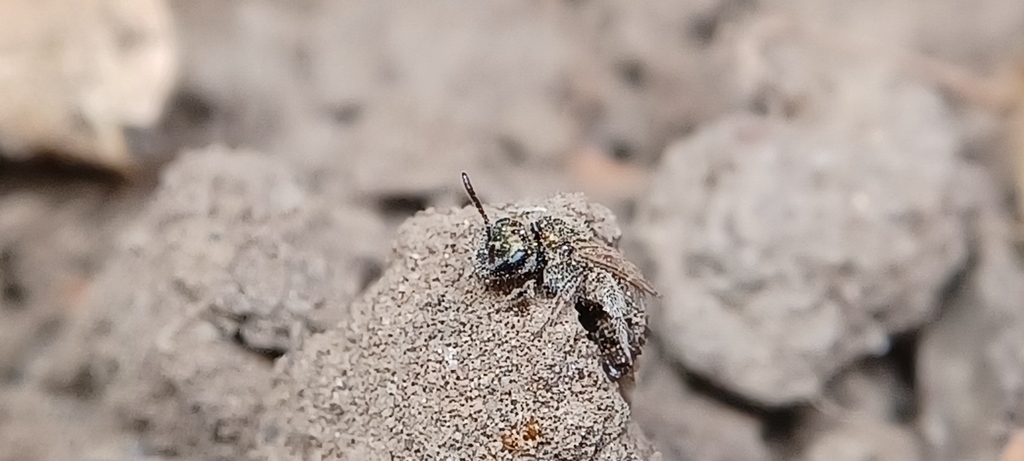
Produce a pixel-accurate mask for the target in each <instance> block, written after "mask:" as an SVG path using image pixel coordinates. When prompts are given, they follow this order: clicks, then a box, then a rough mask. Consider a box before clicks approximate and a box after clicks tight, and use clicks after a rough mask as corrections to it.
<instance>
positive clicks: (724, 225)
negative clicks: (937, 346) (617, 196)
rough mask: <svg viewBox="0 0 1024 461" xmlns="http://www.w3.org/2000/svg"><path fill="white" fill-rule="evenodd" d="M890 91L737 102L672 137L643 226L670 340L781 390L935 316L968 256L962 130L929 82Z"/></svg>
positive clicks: (773, 401) (806, 386) (816, 389)
mask: <svg viewBox="0 0 1024 461" xmlns="http://www.w3.org/2000/svg"><path fill="white" fill-rule="evenodd" d="M885 82H889V81H888V80H885V79H878V81H877V82H876V83H878V84H885ZM858 91H859V92H860V94H861V96H864V97H869V96H868V95H873V94H874V93H871V92H869V91H866V90H864V89H859V90H858ZM883 94H884V96H879V95H874V96H870V98H871V99H870V100H869V101H861V102H860V104H862V106H858V107H856V108H847V109H845V110H839V111H838V112H837V115H835V116H833V117H832V118H828V119H824V120H821V121H820V122H817V123H811V122H804V123H800V122H797V121H794V122H789V123H787V122H782V121H778V120H773V119H758V118H753V117H746V116H736V117H731V118H727V119H725V120H722V121H720V122H719V123H716V124H714V125H712V126H709V127H707V128H706V129H703V130H701V131H700V132H699V133H697V134H696V135H694V136H692V137H691V138H688V139H687V140H685V141H682V142H680V143H678V144H676V145H674V146H672V147H671V148H670V149H668V151H667V153H666V155H665V159H664V165H663V167H662V169H661V171H660V172H659V175H658V177H657V178H656V179H655V180H654V182H653V184H652V188H651V193H650V198H649V201H648V205H647V206H646V207H644V208H642V209H641V212H640V215H639V221H638V222H639V225H638V227H639V228H640V229H642V230H643V234H642V235H641V238H642V240H643V243H644V244H645V245H646V247H647V252H648V253H649V255H650V258H651V260H652V263H653V265H654V267H655V269H656V272H655V274H654V278H655V281H656V283H657V285H658V286H660V287H663V290H664V292H665V293H664V294H665V297H664V302H663V303H662V309H661V312H660V313H661V315H660V320H659V321H655V322H653V324H654V330H655V332H656V333H657V334H658V335H659V336H660V337H661V338H662V339H663V340H664V341H665V344H666V345H667V348H668V353H669V354H670V355H672V356H673V357H674V358H675V359H677V360H679V361H680V362H682V363H683V364H684V365H685V366H687V367H688V368H690V369H692V370H695V371H697V372H699V373H701V374H703V375H705V376H707V377H709V378H710V379H712V380H713V381H714V382H716V383H718V384H719V385H721V386H723V387H725V388H728V389H729V390H731V391H734V392H737V393H740V394H742V395H744V396H746V397H748V398H750V399H752V400H754V401H758V402H762V403H764V404H768V405H782V404H788V403H793V402H796V401H800V400H806V399H811V398H814V397H816V396H818V395H819V394H820V392H821V388H822V384H823V382H824V380H826V379H827V378H828V377H829V376H831V375H832V374H833V373H834V372H835V371H836V370H837V369H838V368H839V367H842V366H843V365H844V364H846V363H848V362H849V361H850V360H852V359H854V358H856V357H859V356H862V355H864V354H880V353H884V352H885V351H886V350H887V348H888V339H887V334H888V333H891V332H896V331H901V330H906V329H909V328H913V327H915V326H917V325H920V324H921V323H922V322H924V321H925V320H927V319H929V318H930V317H931V316H932V314H933V312H934V310H935V308H936V305H937V303H936V298H937V296H938V295H939V292H940V290H941V288H942V287H943V285H944V284H945V283H946V282H947V280H949V279H950V277H951V276H952V275H953V274H954V273H955V272H956V271H957V270H958V268H960V267H961V266H962V264H963V262H964V260H965V257H966V249H965V240H964V236H963V232H962V229H961V227H962V226H961V222H960V217H959V214H960V212H961V210H960V209H959V208H958V207H957V206H956V202H955V201H953V200H952V197H953V196H954V195H955V194H956V191H955V190H953V188H952V187H951V186H952V178H953V177H954V175H955V173H956V172H957V170H958V168H959V167H960V164H959V160H958V158H957V157H956V150H957V148H958V140H957V136H956V135H955V130H954V129H953V127H952V125H951V122H950V120H949V118H948V116H947V115H946V111H945V109H944V107H943V106H942V104H941V101H940V100H939V99H938V98H937V97H936V96H935V95H934V94H932V93H931V92H928V91H926V90H925V89H923V88H921V87H918V86H915V85H911V84H908V83H905V82H901V81H896V82H889V90H888V91H887V92H884V93H883Z"/></svg>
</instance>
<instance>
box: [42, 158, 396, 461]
mask: <svg viewBox="0 0 1024 461" xmlns="http://www.w3.org/2000/svg"><path fill="white" fill-rule="evenodd" d="M382 235H383V232H382V228H381V224H380V221H379V220H378V218H376V217H375V216H372V215H369V214H368V213H361V212H359V210H357V209H353V208H351V207H346V206H344V205H335V204H330V203H325V202H323V201H321V200H320V199H319V198H318V197H316V196H313V195H310V194H308V193H307V192H306V191H305V190H304V189H303V187H302V185H301V183H299V182H298V181H297V179H296V178H295V177H294V175H293V173H292V171H291V170H290V168H289V167H287V165H285V164H283V163H281V162H280V161H279V160H277V159H275V158H272V157H267V156H264V155H260V154H256V153H247V152H232V151H228V150H226V149H223V148H216V147H215V148H210V149H206V150H203V151H196V152H191V153H186V154H185V155H183V156H182V157H181V158H180V159H179V160H177V161H176V162H175V163H174V164H172V165H171V166H170V168H169V169H168V170H167V171H166V172H165V174H164V175H163V177H162V179H161V185H160V188H159V190H158V191H157V192H156V196H155V198H154V199H153V201H152V202H151V203H150V204H149V205H148V207H147V209H146V210H145V211H144V212H143V213H142V215H141V216H140V217H139V218H138V220H137V222H135V223H134V225H133V226H131V227H130V228H129V230H128V231H127V232H126V233H125V235H124V236H123V237H122V240H121V247H120V248H119V251H118V252H117V253H116V256H115V257H114V258H113V260H112V261H110V263H109V265H108V267H107V268H106V269H105V270H104V272H103V273H102V274H101V275H100V276H99V277H98V279H97V281H96V282H95V285H94V287H93V289H92V292H91V293H90V298H89V300H88V301H87V303H86V307H85V308H84V309H83V312H82V315H81V318H78V319H75V322H76V323H75V326H74V329H73V331H72V333H71V334H70V335H69V339H68V340H67V343H66V345H65V347H66V350H65V351H64V354H62V355H59V356H58V359H57V362H56V363H55V364H53V365H52V366H51V368H52V369H53V370H54V372H53V373H52V374H53V376H51V378H50V379H51V381H54V382H55V385H56V386H58V387H63V388H67V389H68V390H70V391H72V392H74V391H75V390H76V388H80V387H82V386H87V387H89V388H92V389H93V390H94V393H95V394H96V395H99V396H102V397H103V399H104V401H105V402H107V403H110V404H112V405H113V406H114V407H115V408H117V409H118V410H119V411H120V413H121V414H122V418H123V420H124V424H125V425H127V426H130V427H135V428H137V429H138V430H139V431H140V432H141V436H142V440H144V441H145V444H146V446H147V447H148V448H147V450H151V451H154V452H160V453H165V452H173V453H178V454H181V455H183V456H196V457H200V458H204V459H218V458H230V459H235V458H237V457H238V456H240V455H241V454H242V453H244V451H245V450H246V449H247V447H248V446H249V443H250V442H251V431H249V427H250V426H251V425H253V424H255V416H256V414H257V412H258V410H259V408H260V403H261V400H262V398H263V395H264V393H265V392H266V391H267V390H269V388H270V384H271V381H270V378H271V369H272V366H271V363H272V362H271V360H270V359H272V358H274V357H277V356H279V355H281V354H282V353H284V352H285V351H287V350H290V349H292V348H294V347H296V346H298V345H299V344H301V342H302V340H303V339H304V338H305V337H306V336H307V335H308V334H309V333H310V332H314V331H322V330H324V329H327V328H329V327H331V326H333V325H335V324H337V323H338V322H339V321H341V320H342V319H344V318H346V317H347V315H348V314H347V312H346V310H345V306H346V305H347V304H348V302H349V300H350V299H351V298H352V297H353V296H354V295H355V293H356V290H358V289H359V283H360V279H361V277H362V274H360V273H359V268H360V263H361V261H365V260H371V259H374V258H377V259H379V256H378V255H377V252H378V251H380V250H378V248H381V249H382V248H383V245H382V243H383V242H381V240H380V238H381V236H382ZM375 242H378V243H377V244H375Z"/></svg>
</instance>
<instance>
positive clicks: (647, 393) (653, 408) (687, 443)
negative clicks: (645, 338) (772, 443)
mask: <svg viewBox="0 0 1024 461" xmlns="http://www.w3.org/2000/svg"><path fill="white" fill-rule="evenodd" d="M650 349H652V348H651V347H648V352H647V355H646V356H642V358H641V364H640V365H639V368H640V377H639V378H638V379H637V383H636V391H635V392H634V394H633V406H632V410H633V414H634V418H635V419H636V421H637V423H639V424H640V426H641V427H642V428H643V429H644V432H645V433H647V434H648V435H649V436H650V437H651V440H652V441H653V442H654V444H655V446H657V447H658V449H659V450H660V451H661V453H662V455H663V456H664V459H665V461H689V460H702V461H733V460H746V461H767V460H769V459H772V457H771V453H770V451H769V450H768V446H767V444H766V443H765V441H764V439H763V438H762V437H761V433H762V429H763V428H762V423H761V421H758V420H757V418H755V417H754V416H752V415H748V414H744V413H742V412H741V411H740V410H737V409H735V408H730V407H728V406H726V405H724V404H722V403H720V402H715V401H713V400H711V399H710V398H708V397H704V396H701V395H698V394H695V393H694V392H692V391H691V390H690V389H688V388H687V386H686V384H684V383H683V382H682V379H681V377H680V376H678V375H677V374H676V373H673V371H672V370H671V369H670V368H669V367H667V366H665V364H664V362H663V360H661V358H660V357H656V356H654V357H652V355H654V353H655V351H652V350H650Z"/></svg>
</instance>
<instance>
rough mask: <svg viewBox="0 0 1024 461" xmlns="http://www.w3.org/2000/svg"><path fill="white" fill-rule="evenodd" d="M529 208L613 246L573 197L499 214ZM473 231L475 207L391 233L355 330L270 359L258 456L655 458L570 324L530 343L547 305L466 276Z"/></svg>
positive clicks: (432, 213) (570, 317)
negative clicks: (270, 388) (585, 227)
mask: <svg viewBox="0 0 1024 461" xmlns="http://www.w3.org/2000/svg"><path fill="white" fill-rule="evenodd" d="M537 206H540V207H543V208H544V209H545V210H546V212H548V213H552V214H555V215H556V216H560V217H563V218H566V219H571V220H583V219H585V220H587V222H588V223H591V225H592V228H593V229H594V230H595V234H596V235H597V236H599V237H600V238H603V239H605V240H607V241H611V240H614V239H615V237H617V235H618V229H617V226H616V225H615V222H614V218H613V216H612V215H611V214H610V213H609V212H608V210H607V209H606V208H604V207H600V206H595V205H588V204H587V203H586V202H585V201H584V198H583V196H582V195H560V196H556V197H554V198H551V199H549V200H546V201H540V202H526V203H517V204H516V205H513V206H505V207H502V209H503V210H504V212H510V210H512V209H513V208H515V209H518V210H526V209H529V208H533V207H537ZM520 212H525V211H518V212H516V213H520ZM492 213H493V208H492ZM577 222H578V221H577ZM482 232H483V223H482V221H481V219H480V216H479V215H477V212H476V210H475V209H473V208H472V207H469V208H465V209H460V210H449V211H436V210H433V209H429V210H427V211H426V212H422V213H420V214H418V215H417V216H416V217H414V218H412V219H410V220H409V221H407V222H406V223H405V224H404V225H403V226H402V227H401V228H400V229H399V232H398V237H397V240H396V242H395V243H394V246H393V248H394V253H393V254H392V256H391V259H390V261H391V262H390V265H389V266H388V268H387V269H386V270H385V272H384V275H383V276H382V278H381V280H380V281H379V282H378V283H377V284H375V285H374V286H373V287H372V288H371V289H370V290H369V292H368V293H366V294H365V295H364V296H362V297H361V298H360V299H359V300H357V301H356V302H355V303H354V305H353V308H352V311H353V315H354V317H353V321H352V323H351V324H349V325H348V326H346V327H345V328H341V329H336V330H330V331H327V332H324V333H323V334H320V335H315V336H313V337H312V338H311V339H310V340H309V341H308V342H307V343H306V344H305V345H304V346H303V349H302V350H301V351H298V352H296V353H293V354H288V355H286V356H285V357H284V358H283V359H282V360H280V361H279V366H280V371H279V373H278V375H277V381H276V386H275V391H274V394H273V396H272V398H271V399H270V400H269V401H268V402H267V404H266V407H267V408H268V411H267V413H266V416H265V418H264V422H263V425H262V426H263V428H262V431H261V433H262V434H263V438H262V439H261V444H262V447H261V448H260V449H259V451H258V452H257V454H258V456H259V457H261V458H265V459H270V460H285V459H295V458H296V457H299V458H301V459H316V460H320V459H323V460H327V459H351V460H356V459H358V460H390V459H438V460H442V459H467V460H469V459H474V460H475V459H519V458H522V457H527V458H535V459H599V460H639V459H657V458H653V457H652V456H654V455H653V449H652V448H651V447H650V444H649V442H647V441H646V439H644V438H643V436H642V435H641V434H640V433H639V432H638V430H637V428H636V426H635V424H633V423H631V422H630V411H629V406H628V405H627V404H626V402H625V401H624V400H623V398H622V396H620V394H619V392H618V390H617V388H616V385H615V384H614V383H612V382H611V381H609V379H608V378H607V377H606V376H605V374H604V372H603V371H602V369H601V366H600V364H599V361H598V351H597V348H596V346H595V345H594V344H593V343H592V342H590V341H589V340H588V339H587V338H586V333H585V331H584V329H583V327H582V326H581V325H580V323H579V321H578V319H577V315H576V313H575V312H569V310H571V309H569V310H567V311H563V312H562V315H561V316H560V317H557V318H555V319H554V320H553V321H552V323H551V324H550V325H549V326H548V327H547V328H546V329H545V330H544V333H543V334H542V335H540V336H537V335H536V332H537V331H538V329H539V328H540V326H541V325H542V324H543V323H544V322H545V321H546V320H548V319H549V318H550V316H551V312H552V307H553V305H552V302H553V300H551V299H547V298H543V297H533V296H532V295H530V294H529V292H527V293H526V294H522V295H519V296H516V295H507V296H506V295H503V294H500V293H496V292H495V291H493V290H488V289H487V288H486V286H485V285H484V284H483V282H482V281H481V280H480V279H479V278H477V277H476V276H475V275H474V273H473V271H474V269H473V266H474V261H475V254H476V253H475V252H476V245H477V244H478V243H479V239H478V237H479V236H481V235H482V234H481V233H482ZM531 427H532V428H533V429H534V430H536V432H535V433H534V436H535V437H534V436H530V431H531V429H530V428H531ZM531 439H532V440H531Z"/></svg>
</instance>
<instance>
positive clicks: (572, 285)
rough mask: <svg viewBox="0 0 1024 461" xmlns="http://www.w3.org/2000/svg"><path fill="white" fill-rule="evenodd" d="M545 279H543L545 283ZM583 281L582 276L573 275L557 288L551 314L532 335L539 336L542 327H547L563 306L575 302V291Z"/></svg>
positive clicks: (558, 314)
mask: <svg viewBox="0 0 1024 461" xmlns="http://www.w3.org/2000/svg"><path fill="white" fill-rule="evenodd" d="M546 283H547V280H545V284H546ZM582 283H583V276H582V275H580V276H574V277H571V278H569V279H568V280H565V281H564V283H563V284H562V285H561V286H560V287H559V288H558V289H557V291H556V293H557V294H556V296H555V302H554V304H555V306H554V308H552V309H551V314H549V315H548V318H547V319H545V320H544V324H542V325H541V326H540V328H538V329H537V331H536V332H535V333H534V334H533V335H534V337H540V335H541V334H543V333H544V329H545V328H547V327H548V325H549V324H550V323H551V321H552V320H554V319H556V318H558V317H559V316H560V315H562V311H563V310H565V306H566V305H569V304H576V297H577V291H578V290H579V287H580V285H581V284H582Z"/></svg>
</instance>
